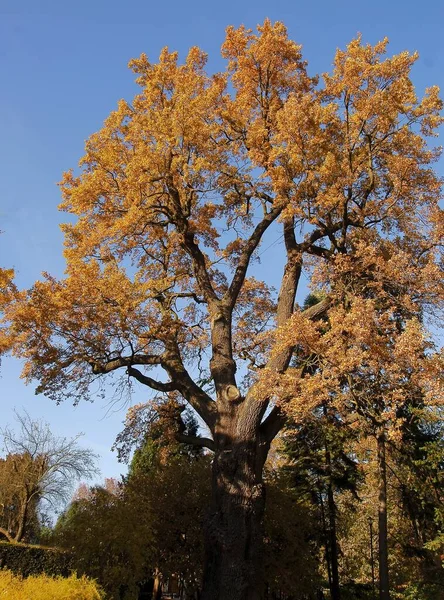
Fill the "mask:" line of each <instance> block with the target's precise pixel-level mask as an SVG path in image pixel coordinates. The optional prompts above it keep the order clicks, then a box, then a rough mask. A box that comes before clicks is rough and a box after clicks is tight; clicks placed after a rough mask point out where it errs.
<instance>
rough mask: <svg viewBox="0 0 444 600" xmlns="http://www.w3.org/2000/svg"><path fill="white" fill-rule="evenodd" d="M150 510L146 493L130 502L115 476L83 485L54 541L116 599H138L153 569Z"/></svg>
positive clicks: (79, 567)
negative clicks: (141, 584) (141, 583)
mask: <svg viewBox="0 0 444 600" xmlns="http://www.w3.org/2000/svg"><path fill="white" fill-rule="evenodd" d="M141 500H142V503H141V502H140V501H141ZM150 510H151V506H150V505H148V504H147V502H146V501H145V500H144V499H141V497H140V496H139V498H138V504H135V503H133V502H128V501H127V499H126V498H124V490H123V487H122V485H121V484H118V483H117V482H116V481H115V480H107V481H106V482H105V485H104V486H94V487H92V488H89V487H87V486H86V485H84V484H83V485H82V486H80V488H79V489H78V490H77V492H76V494H75V496H74V499H73V501H72V503H71V504H70V505H69V506H68V508H67V509H66V510H65V511H64V513H63V514H62V515H61V516H60V517H59V519H58V521H57V523H56V526H55V528H54V530H53V532H52V533H51V534H50V536H49V538H48V542H50V543H51V544H56V545H58V546H60V547H62V548H65V549H67V550H69V552H70V553H71V554H72V556H73V566H74V568H75V569H76V570H77V572H78V573H82V574H85V575H88V576H90V577H93V578H95V579H97V580H98V581H99V582H100V584H101V585H102V586H103V587H104V589H105V591H106V593H107V597H109V598H110V599H111V600H125V599H129V598H135V597H137V594H138V589H139V584H140V582H143V581H144V580H145V579H147V578H148V577H149V576H150V574H151V570H152V563H151V558H152V556H153V528H152V524H151V512H150Z"/></svg>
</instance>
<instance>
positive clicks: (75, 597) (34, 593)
mask: <svg viewBox="0 0 444 600" xmlns="http://www.w3.org/2000/svg"><path fill="white" fill-rule="evenodd" d="M0 598H1V599H2V600H29V599H30V598H32V600H104V599H105V595H104V593H103V591H102V590H101V589H100V587H99V586H98V585H97V584H96V582H95V581H92V580H90V579H87V578H86V577H81V578H78V577H77V576H76V575H71V577H67V578H63V577H48V575H31V576H30V577H27V578H22V577H20V576H18V575H14V574H13V573H11V571H5V570H2V571H0Z"/></svg>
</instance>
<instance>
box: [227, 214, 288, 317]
mask: <svg viewBox="0 0 444 600" xmlns="http://www.w3.org/2000/svg"><path fill="white" fill-rule="evenodd" d="M283 208H284V205H283V204H279V205H277V206H275V207H274V208H273V209H272V210H271V211H270V212H269V213H267V214H266V216H265V217H264V218H263V219H262V221H261V222H260V223H259V224H258V225H257V226H256V228H255V229H254V231H253V233H252V234H251V236H250V238H249V240H248V241H247V243H246V245H245V247H244V249H243V251H242V252H241V255H240V257H239V261H238V265H237V267H236V271H235V273H234V276H233V280H232V282H231V285H230V287H229V289H228V290H227V292H226V294H225V297H224V300H225V301H226V302H228V304H229V306H230V308H233V306H234V305H235V303H236V300H237V297H238V295H239V292H240V290H241V288H242V284H243V282H244V280H245V277H246V274H247V270H248V266H249V264H250V259H251V256H252V254H253V252H254V251H255V250H256V248H257V247H258V245H259V242H260V241H261V239H262V236H263V235H264V233H265V232H266V230H267V229H268V227H269V226H270V225H271V224H272V223H273V221H275V220H276V219H277V218H278V216H279V215H280V214H281V212H282V210H283Z"/></svg>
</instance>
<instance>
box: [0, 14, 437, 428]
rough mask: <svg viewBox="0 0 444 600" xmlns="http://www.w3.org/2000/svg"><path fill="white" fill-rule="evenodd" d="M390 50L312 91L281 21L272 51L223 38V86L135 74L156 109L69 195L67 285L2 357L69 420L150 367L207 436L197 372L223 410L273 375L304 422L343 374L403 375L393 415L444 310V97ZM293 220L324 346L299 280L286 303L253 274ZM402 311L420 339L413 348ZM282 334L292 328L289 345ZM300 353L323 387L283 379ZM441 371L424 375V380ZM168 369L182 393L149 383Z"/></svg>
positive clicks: (114, 139) (34, 291)
mask: <svg viewBox="0 0 444 600" xmlns="http://www.w3.org/2000/svg"><path fill="white" fill-rule="evenodd" d="M386 50H387V40H383V41H382V42H380V43H378V44H376V45H375V46H371V45H365V44H363V43H362V40H361V38H360V37H358V38H356V39H354V40H352V42H351V43H350V44H349V45H348V46H347V48H346V49H345V50H338V51H337V53H336V56H335V59H334V68H333V71H332V73H331V74H324V75H323V77H322V79H318V78H310V77H309V76H308V75H307V70H306V63H305V62H304V61H303V59H302V54H301V47H300V46H299V45H297V44H295V43H294V42H293V41H291V40H289V39H288V36H287V31H286V29H285V26H284V25H283V24H282V23H274V24H273V23H271V22H270V21H269V20H266V21H265V22H264V23H263V24H262V25H261V26H259V27H258V30H257V33H253V32H252V31H251V30H248V29H246V28H244V27H240V28H238V29H235V28H233V27H229V28H228V29H227V34H226V40H225V42H224V44H223V46H222V55H223V57H224V58H225V59H226V60H227V66H226V70H225V72H224V73H218V74H215V75H209V74H207V72H206V70H205V68H206V55H205V53H204V52H202V50H200V49H199V48H196V47H194V48H191V50H190V51H189V53H188V56H187V57H186V58H185V61H184V63H183V64H180V63H179V58H178V55H177V53H176V52H170V51H169V50H168V49H167V48H165V49H163V50H162V52H161V54H160V57H159V61H158V62H157V63H152V62H150V61H149V60H148V58H147V57H146V56H145V55H141V56H140V57H139V58H138V59H134V60H132V61H131V62H130V67H131V68H132V70H133V71H134V72H135V73H136V75H137V83H138V84H139V86H140V93H139V94H138V95H137V96H136V97H135V98H134V100H133V102H132V103H131V104H130V103H129V102H126V101H123V100H122V101H120V102H119V104H118V107H117V109H116V110H115V111H114V112H112V113H111V115H110V116H109V117H108V118H107V120H106V121H105V124H104V126H103V128H102V129H101V130H100V131H98V132H97V133H95V134H93V135H92V136H91V137H90V138H89V140H88V141H87V142H86V148H85V156H84V157H83V158H82V160H81V161H80V171H79V172H78V174H75V173H74V172H73V171H68V172H67V173H65V174H64V176H63V179H62V182H61V184H60V187H61V191H62V195H63V202H62V204H61V209H62V210H64V211H67V212H69V213H71V214H73V215H76V217H77V221H76V222H75V223H73V224H65V225H64V226H63V231H64V233H65V256H66V260H67V271H66V277H65V278H64V279H63V280H60V281H57V280H55V279H53V278H51V277H50V276H49V275H45V278H44V280H43V281H39V282H37V283H36V284H35V285H34V286H33V287H32V288H31V289H30V290H29V291H27V292H21V293H16V294H14V295H13V296H12V297H9V300H8V302H7V303H6V306H5V317H4V323H5V328H4V329H3V330H2V331H1V333H0V340H1V341H0V349H7V348H9V347H11V348H12V349H13V352H14V353H15V354H16V355H17V356H19V357H21V358H24V359H25V362H26V366H25V370H24V377H25V378H26V379H27V380H31V379H37V380H38V381H39V382H40V386H39V388H38V389H39V391H44V392H45V393H47V394H48V395H50V396H52V397H54V398H56V399H58V400H59V399H60V398H61V397H66V396H69V395H71V396H72V397H74V398H75V399H79V398H83V397H85V396H87V394H88V387H89V385H90V383H91V382H92V381H93V380H94V379H95V378H96V377H99V376H102V375H104V374H107V373H110V372H112V371H114V370H116V369H118V368H123V369H125V368H126V369H127V370H128V369H129V368H130V367H131V368H132V367H134V366H140V367H141V369H142V371H143V373H142V375H141V374H140V373H138V372H136V371H135V370H134V369H133V370H130V371H127V372H128V375H130V376H133V377H134V376H135V377H136V378H138V380H139V381H142V382H143V383H146V384H147V385H149V386H151V387H153V388H154V389H155V390H157V391H172V389H174V390H177V391H179V393H180V394H181V395H182V396H184V397H185V399H186V400H188V401H189V402H191V403H192V404H193V406H194V407H195V408H197V410H198V411H199V412H200V414H201V416H203V417H204V418H205V419H206V420H207V421H208V422H209V421H211V418H210V416H209V412H208V411H207V409H206V408H205V407H204V405H208V403H209V400H211V398H209V396H208V395H206V391H203V390H202V389H201V390H200V391H199V390H198V387H199V386H198V385H197V384H195V383H194V382H192V381H191V380H190V377H189V374H188V372H187V371H186V367H188V368H192V369H194V368H195V366H196V365H199V368H200V371H201V373H200V375H201V377H200V380H204V379H208V375H209V374H208V371H210V372H211V376H212V378H213V380H214V381H215V383H216V391H217V393H218V394H219V395H218V398H220V397H222V396H221V393H220V390H221V386H222V382H224V385H225V384H227V382H228V384H230V385H235V371H236V362H238V363H240V364H246V365H247V367H248V368H249V378H247V380H246V381H247V383H251V382H252V381H255V380H256V379H257V373H258V372H259V371H261V373H262V376H261V381H262V382H263V384H260V383H258V384H257V385H256V387H254V386H253V387H252V388H250V393H249V394H250V396H249V397H251V399H254V398H256V399H258V398H262V399H263V400H264V402H268V401H270V400H275V401H279V400H283V399H286V398H288V389H289V386H290V387H291V390H297V393H296V392H294V394H295V397H297V398H299V401H298V402H297V403H294V406H296V405H297V406H298V408H297V410H298V411H299V410H300V409H301V406H304V403H306V405H307V406H308V403H309V404H310V405H313V403H316V402H317V401H319V400H320V399H321V398H325V397H326V396H327V395H328V394H330V390H331V389H332V388H333V387H334V386H337V385H338V384H339V383H340V382H341V378H342V377H344V374H345V373H348V372H351V371H353V370H354V369H358V370H359V369H360V368H361V366H362V365H363V364H365V365H367V367H366V368H367V369H368V370H369V373H370V372H371V373H373V374H376V373H381V372H382V371H383V370H384V369H385V367H383V366H382V365H383V364H389V363H390V364H393V365H394V366H393V370H392V371H391V372H390V375H387V374H384V377H385V378H386V382H387V384H389V383H390V385H391V386H392V391H391V393H392V394H393V401H394V402H395V396H396V394H402V385H401V379H402V378H401V375H400V372H401V370H402V369H404V368H410V367H412V368H413V366H412V361H413V357H415V359H416V358H417V357H418V356H419V355H420V354H421V352H425V351H426V348H427V347H428V342H427V340H426V337H425V334H424V333H423V332H422V328H421V326H420V324H419V321H420V319H421V314H420V313H421V311H423V310H424V309H425V308H427V307H431V306H435V305H436V303H437V302H440V301H442V297H443V295H442V292H443V288H442V269H441V267H440V263H439V259H438V256H437V246H438V244H439V241H440V239H441V237H442V213H441V211H440V209H439V199H440V195H441V181H440V178H439V177H438V176H437V174H436V173H435V172H434V170H433V164H434V163H435V161H436V160H437V158H438V156H439V153H440V150H439V149H433V148H431V147H430V146H429V145H428V140H427V137H428V136H433V135H435V134H436V129H437V127H438V126H439V125H440V124H441V123H442V120H443V119H442V117H441V116H440V110H441V108H442V101H441V100H440V98H439V95H438V89H437V88H436V87H431V88H429V89H428V90H426V93H425V96H424V97H423V98H422V99H421V98H419V97H418V96H417V94H416V91H415V89H414V86H413V83H412V81H411V78H410V71H411V68H412V66H413V64H414V62H415V61H416V59H417V56H416V54H409V53H408V52H403V53H401V54H399V55H397V56H393V57H387V56H386V55H385V54H386ZM279 219H281V221H282V223H283V225H284V227H287V228H288V227H290V226H291V228H292V230H293V233H292V235H293V237H294V241H293V243H291V242H289V234H288V231H287V234H286V237H285V243H286V246H285V247H286V259H287V267H288V269H290V270H291V268H294V265H295V264H296V263H297V262H298V261H299V263H300V264H302V261H304V262H305V264H309V263H310V261H311V263H312V264H314V265H315V269H314V272H313V278H314V279H313V282H314V284H315V285H318V286H320V287H322V288H323V289H324V290H325V291H326V292H327V293H328V294H329V295H330V294H331V298H332V302H331V306H332V308H331V310H330V314H329V317H328V319H329V325H328V328H327V330H326V331H325V330H324V325H323V323H322V322H318V323H317V324H314V323H313V322H312V320H308V319H307V318H306V317H305V316H304V315H303V314H302V313H301V311H299V310H296V311H294V310H293V308H294V300H293V301H292V302H290V304H291V307H290V308H288V306H289V305H288V306H287V305H285V301H286V300H285V298H286V297H288V296H291V295H292V294H293V298H294V295H295V293H296V290H297V285H298V281H299V279H298V278H294V279H293V280H292V282H291V281H290V283H287V280H286V279H285V277H284V279H283V280H282V288H281V294H280V296H279V298H278V299H277V300H276V299H275V297H274V295H273V291H272V290H270V289H269V287H268V286H267V284H266V282H265V281H260V280H258V279H254V278H253V277H249V276H248V275H249V273H248V274H247V270H248V268H249V265H250V264H251V262H252V261H253V260H254V258H255V256H256V255H255V252H256V251H257V249H258V247H259V244H260V243H261V240H262V239H263V236H264V235H265V232H266V231H267V229H268V228H269V227H270V226H271V225H272V224H273V223H275V224H277V223H278V222H279ZM296 224H297V225H298V228H296V227H295V225H296ZM292 246H293V247H292ZM362 281H365V285H364V287H363V284H362ZM438 282H439V283H438ZM285 286H287V288H285ZM288 286H289V287H288ZM3 287H4V286H3ZM394 298H395V299H396V302H395V304H393V302H392V301H394ZM395 305H396V307H397V308H396V310H402V311H405V313H406V315H407V317H406V318H407V320H408V323H409V324H408V327H406V330H405V332H404V333H403V335H402V336H398V335H397V332H396V325H395V321H396V319H395V318H394V316H393V315H394V313H393V311H394V310H395V308H394V306H395ZM284 306H287V307H286V308H284ZM292 312H294V314H293V316H291V313H292ZM277 314H280V317H279V319H280V321H279V322H280V323H282V322H284V321H285V320H286V319H287V318H289V317H290V316H291V318H290V319H289V320H288V323H287V324H285V325H283V327H282V328H281V329H280V330H278V331H277V332H276V334H275V336H273V334H272V329H273V327H274V326H275V321H276V315H277ZM387 340H391V341H390V342H389V343H388V344H387V343H386V342H387ZM295 345H298V346H300V347H301V349H302V350H304V351H305V352H307V353H308V354H309V355H316V356H318V357H323V358H322V361H324V362H323V364H324V367H325V368H324V369H323V370H322V374H321V371H319V370H318V371H317V372H316V373H313V375H312V376H311V377H303V378H302V377H301V372H300V369H294V368H290V369H288V370H287V369H286V365H288V364H289V363H290V360H289V357H291V354H292V352H293V350H292V348H293V347H294V346H295ZM407 348H411V349H412V351H411V353H410V355H409V351H407V350H406V349H407ZM210 353H211V354H212V356H213V359H212V361H211V362H210V361H209V355H210ZM429 354H430V353H428V354H427V359H426V358H424V359H418V361H419V362H417V363H416V364H417V365H418V364H420V365H423V366H424V369H426V365H427V369H428V368H429V366H428V365H429V364H431V360H429V358H430V357H429ZM278 357H280V358H279V360H278ZM285 357H287V358H285ZM270 359H271V362H270ZM319 360H320V359H319ZM242 361H245V362H242ZM384 361H385V362H384ZM387 361H388V362H387ZM267 363H268V368H267V367H266V365H267ZM278 363H279V364H282V365H284V367H283V368H281V367H279V368H276V366H275V365H276V364H278ZM395 365H398V367H396V366H395ZM154 366H159V367H162V368H163V369H164V371H165V372H166V375H167V377H168V378H169V379H170V383H171V385H169V384H168V385H165V384H164V383H163V382H160V381H154V380H152V379H150V378H147V377H146V376H145V375H144V374H145V373H146V371H147V370H148V369H150V368H152V367H154ZM264 366H265V369H262V370H261V369H259V367H264ZM421 368H422V366H421ZM284 371H285V372H284ZM221 373H224V376H223V377H222V375H221ZM227 373H229V376H227V375H226V374H227ZM418 377H419V375H418ZM224 378H225V379H224ZM301 379H303V381H301ZM276 386H277V387H276ZM271 389H272V391H270V390H271ZM286 390H287V391H286ZM304 390H305V391H304ZM292 393H293V391H292ZM348 400H350V398H348ZM348 400H347V401H348ZM344 401H345V400H344ZM210 404H211V402H210ZM208 410H209V411H210V413H211V414H214V413H213V412H212V411H213V408H210V409H208ZM295 410H296V409H295ZM304 410H305V409H304ZM259 412H260V411H258V414H259Z"/></svg>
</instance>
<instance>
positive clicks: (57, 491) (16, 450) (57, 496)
mask: <svg viewBox="0 0 444 600" xmlns="http://www.w3.org/2000/svg"><path fill="white" fill-rule="evenodd" d="M16 417H17V422H18V424H19V430H18V431H17V432H15V431H13V430H12V429H10V428H8V427H6V428H5V429H3V430H1V434H2V437H3V445H4V447H5V450H6V453H7V454H6V458H5V459H0V481H1V487H0V498H1V504H0V522H1V525H2V526H1V527H0V533H2V534H3V535H4V536H5V537H6V538H7V539H8V541H10V542H20V541H21V540H22V538H23V536H24V535H25V533H27V532H28V533H29V530H30V528H31V527H32V525H34V527H35V525H36V519H37V508H38V506H39V505H40V504H41V503H42V502H43V501H45V502H47V503H49V504H51V505H53V506H56V505H57V504H59V503H60V502H63V501H67V500H68V499H69V497H70V494H71V491H72V485H73V482H74V481H75V480H76V479H81V478H85V477H90V476H92V475H94V474H95V473H97V469H96V467H95V461H96V458H97V457H96V455H95V454H94V453H93V452H91V450H88V449H86V448H82V447H80V446H79V444H78V439H79V437H80V436H79V435H78V436H76V437H74V438H72V439H67V438H61V437H56V436H55V435H54V434H53V433H52V432H51V429H50V427H49V425H48V424H47V423H44V422H42V421H34V420H32V419H31V417H30V416H29V415H28V414H27V413H26V412H25V413H23V414H18V413H16Z"/></svg>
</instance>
